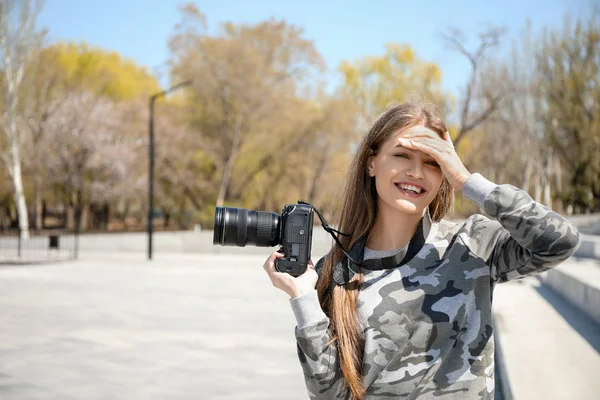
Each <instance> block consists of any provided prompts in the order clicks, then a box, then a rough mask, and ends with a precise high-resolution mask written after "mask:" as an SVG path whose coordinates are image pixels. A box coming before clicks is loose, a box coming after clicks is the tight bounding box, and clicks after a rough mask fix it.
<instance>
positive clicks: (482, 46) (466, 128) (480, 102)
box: [442, 27, 504, 146]
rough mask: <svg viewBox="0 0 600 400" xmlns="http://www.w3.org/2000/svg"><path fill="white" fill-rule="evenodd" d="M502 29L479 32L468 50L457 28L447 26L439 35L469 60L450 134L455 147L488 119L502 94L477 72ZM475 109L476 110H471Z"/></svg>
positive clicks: (498, 40) (480, 70) (483, 66)
mask: <svg viewBox="0 0 600 400" xmlns="http://www.w3.org/2000/svg"><path fill="white" fill-rule="evenodd" d="M503 33H504V29H501V28H497V27H492V28H490V29H488V30H487V31H484V32H482V33H480V34H479V44H478V46H477V49H476V50H475V51H469V50H468V49H467V45H466V38H465V36H464V35H463V33H462V32H461V31H460V30H459V29H457V28H450V29H449V30H448V33H444V34H442V38H443V39H444V40H445V42H446V43H447V45H448V46H449V47H450V48H451V49H453V50H455V51H457V52H458V53H460V54H461V55H463V56H465V57H466V58H467V60H468V61H469V66H470V68H471V74H470V76H469V79H468V80H467V84H466V87H465V93H464V95H463V96H464V97H463V98H462V99H461V106H460V113H459V121H458V130H457V132H456V134H455V136H453V141H454V144H455V145H456V146H459V144H460V142H461V141H462V140H463V139H464V137H465V136H466V135H467V134H468V133H469V132H470V131H472V130H474V129H475V128H477V127H478V126H479V125H480V124H481V123H482V122H483V121H485V120H486V119H488V118H489V117H490V116H491V115H492V114H493V113H494V111H495V110H496V109H497V108H498V107H499V104H500V101H501V100H502V96H503V95H504V93H503V92H502V91H501V90H499V88H498V87H496V86H490V85H487V84H486V82H485V81H484V80H481V77H480V75H481V73H482V70H484V68H486V62H487V61H488V58H489V54H488V53H489V51H490V50H491V49H494V48H495V47H497V46H498V44H499V43H500V39H501V37H502V35H503ZM474 109H478V112H474Z"/></svg>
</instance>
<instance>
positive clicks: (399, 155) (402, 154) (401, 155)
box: [395, 153, 408, 158]
mask: <svg viewBox="0 0 600 400" xmlns="http://www.w3.org/2000/svg"><path fill="white" fill-rule="evenodd" d="M395 157H401V158H408V154H406V153H400V154H396V155H395Z"/></svg>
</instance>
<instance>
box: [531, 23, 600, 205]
mask: <svg viewBox="0 0 600 400" xmlns="http://www.w3.org/2000/svg"><path fill="white" fill-rule="evenodd" d="M599 16H600V12H596V13H595V14H594V15H593V16H592V17H591V18H590V19H589V20H587V21H583V20H581V19H579V20H577V21H576V22H575V25H574V26H571V25H570V24H569V23H567V24H565V27H564V28H563V29H562V30H554V31H549V32H547V33H546V34H545V35H544V37H543V39H542V43H541V46H540V48H539V50H538V52H537V54H536V55H537V57H536V59H537V67H538V73H539V74H538V78H539V80H538V87H539V90H540V94H541V96H542V99H543V101H544V106H545V108H544V110H543V116H542V122H543V125H544V129H545V130H546V132H547V134H548V137H549V144H550V145H551V146H552V147H553V148H554V149H555V150H556V152H557V153H558V155H559V156H560V157H561V160H562V162H563V163H564V165H565V166H566V167H567V170H568V174H569V180H570V183H571V185H569V186H567V187H566V188H565V189H564V190H563V192H562V193H559V197H560V198H562V199H563V200H564V201H566V203H567V204H570V205H572V206H574V207H575V209H576V210H577V211H581V212H589V211H592V212H598V211H600V157H598V155H599V154H600V21H599V19H600V18H599Z"/></svg>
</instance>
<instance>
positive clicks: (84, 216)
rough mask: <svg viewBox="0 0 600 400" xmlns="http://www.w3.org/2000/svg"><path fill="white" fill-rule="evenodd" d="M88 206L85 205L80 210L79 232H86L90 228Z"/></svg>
mask: <svg viewBox="0 0 600 400" xmlns="http://www.w3.org/2000/svg"><path fill="white" fill-rule="evenodd" d="M90 214H91V212H90V205H89V204H88V205H86V206H85V207H83V208H82V210H81V230H82V231H87V230H88V229H89V227H90Z"/></svg>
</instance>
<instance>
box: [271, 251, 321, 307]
mask: <svg viewBox="0 0 600 400" xmlns="http://www.w3.org/2000/svg"><path fill="white" fill-rule="evenodd" d="M283 257H285V256H284V255H283V254H281V253H279V252H277V251H276V252H274V253H273V254H271V256H269V258H267V261H265V264H264V265H263V268H264V269H265V271H267V274H269V278H270V279H271V282H272V283H273V286H275V287H276V288H278V289H281V290H283V291H284V292H286V293H287V294H288V295H289V296H290V297H291V298H295V297H299V296H302V295H303V294H306V293H308V292H310V291H312V290H314V289H315V285H316V283H317V278H318V275H317V271H315V266H314V265H313V263H312V260H309V261H308V266H307V268H306V271H304V273H303V274H302V275H300V276H298V277H293V276H291V275H290V274H288V273H285V272H279V271H277V269H275V260H276V259H278V258H283Z"/></svg>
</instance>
